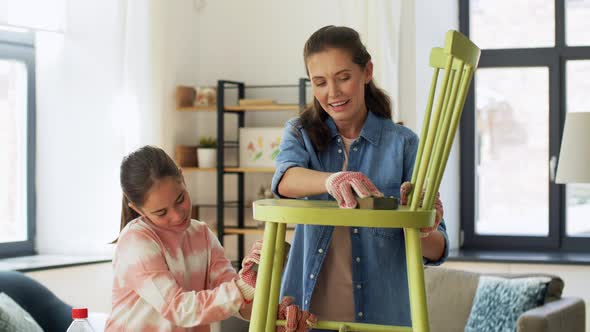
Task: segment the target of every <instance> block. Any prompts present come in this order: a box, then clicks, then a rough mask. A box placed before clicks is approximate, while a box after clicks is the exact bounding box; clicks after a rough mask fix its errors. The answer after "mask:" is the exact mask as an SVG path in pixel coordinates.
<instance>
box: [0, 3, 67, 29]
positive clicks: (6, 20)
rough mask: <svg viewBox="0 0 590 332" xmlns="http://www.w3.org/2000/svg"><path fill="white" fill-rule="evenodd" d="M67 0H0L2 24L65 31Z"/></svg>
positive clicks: (0, 19) (0, 21) (0, 22)
mask: <svg viewBox="0 0 590 332" xmlns="http://www.w3.org/2000/svg"><path fill="white" fill-rule="evenodd" d="M65 17H66V0H0V25H4V26H9V27H14V28H24V29H31V30H37V31H51V32H60V33H63V32H64V31H65V27H66V23H65V22H66V20H65Z"/></svg>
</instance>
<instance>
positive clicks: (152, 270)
mask: <svg viewBox="0 0 590 332" xmlns="http://www.w3.org/2000/svg"><path fill="white" fill-rule="evenodd" d="M113 268H114V281H113V294H112V296H113V304H112V311H111V314H110V317H109V319H108V321H107V324H106V331H193V332H209V331H210V330H209V324H211V323H213V322H217V321H221V320H224V319H227V318H229V317H230V316H232V315H235V316H238V317H241V315H243V316H246V317H248V316H249V315H250V310H251V309H252V305H251V304H245V302H244V300H243V297H242V294H241V293H240V290H239V289H238V287H237V286H236V283H235V280H236V278H237V274H236V272H235V270H234V269H233V267H232V266H231V264H230V261H229V260H228V259H227V258H226V257H225V254H224V251H223V247H222V246H221V245H220V243H219V241H218V240H217V237H216V236H215V235H214V234H213V232H211V230H209V228H208V227H207V225H206V224H205V223H203V222H200V221H197V220H192V221H191V222H190V223H189V222H187V223H185V224H183V225H179V226H174V227H166V228H164V227H160V226H157V225H155V224H153V223H151V222H150V221H145V220H143V219H141V218H138V219H135V220H133V221H131V222H129V224H128V225H127V226H126V227H125V228H124V229H123V230H122V231H121V234H120V235H119V240H118V242H117V249H116V251H115V257H114V259H113ZM240 311H241V314H240Z"/></svg>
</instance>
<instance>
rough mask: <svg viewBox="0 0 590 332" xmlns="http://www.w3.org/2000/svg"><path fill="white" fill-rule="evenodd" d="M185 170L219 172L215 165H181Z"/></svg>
mask: <svg viewBox="0 0 590 332" xmlns="http://www.w3.org/2000/svg"><path fill="white" fill-rule="evenodd" d="M181 168H182V170H183V171H185V172H217V168H215V167H181Z"/></svg>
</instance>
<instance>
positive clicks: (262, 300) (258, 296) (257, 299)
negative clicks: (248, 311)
mask: <svg viewBox="0 0 590 332" xmlns="http://www.w3.org/2000/svg"><path fill="white" fill-rule="evenodd" d="M276 235H277V224H276V223H273V222H267V223H266V224H265V225H264V238H263V244H262V254H261V255H260V266H259V267H258V276H257V277H256V290H255V292H254V303H253V307H252V315H251V317H250V328H249V330H248V331H249V332H263V331H264V324H265V323H266V317H267V313H268V301H269V292H270V278H271V270H272V263H273V256H274V251H275V246H274V243H275V239H276Z"/></svg>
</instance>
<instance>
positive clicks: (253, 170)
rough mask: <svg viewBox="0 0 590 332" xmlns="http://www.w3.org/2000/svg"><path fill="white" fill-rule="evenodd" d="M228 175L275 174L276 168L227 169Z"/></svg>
mask: <svg viewBox="0 0 590 332" xmlns="http://www.w3.org/2000/svg"><path fill="white" fill-rule="evenodd" d="M225 172H227V173H274V172H275V168H274V167H226V168H225Z"/></svg>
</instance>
